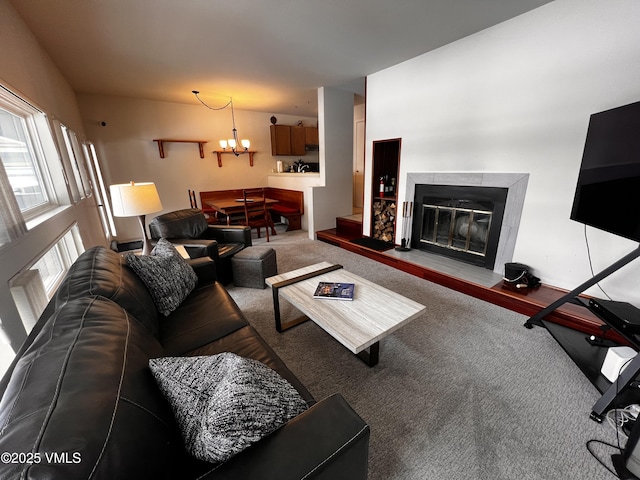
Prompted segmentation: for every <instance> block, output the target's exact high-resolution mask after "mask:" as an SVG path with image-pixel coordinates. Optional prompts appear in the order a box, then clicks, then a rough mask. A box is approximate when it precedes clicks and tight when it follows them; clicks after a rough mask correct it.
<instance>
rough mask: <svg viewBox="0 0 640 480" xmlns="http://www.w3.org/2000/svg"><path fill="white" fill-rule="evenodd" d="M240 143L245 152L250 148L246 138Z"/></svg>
mask: <svg viewBox="0 0 640 480" xmlns="http://www.w3.org/2000/svg"><path fill="white" fill-rule="evenodd" d="M240 143H241V144H242V148H244V149H245V150H247V149H248V148H249V147H250V146H251V142H250V141H249V140H247V139H246V138H243V139H242V140H241V141H240Z"/></svg>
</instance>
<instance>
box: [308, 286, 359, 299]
mask: <svg viewBox="0 0 640 480" xmlns="http://www.w3.org/2000/svg"><path fill="white" fill-rule="evenodd" d="M354 290H355V284H353V283H342V282H319V283H318V287H317V288H316V291H315V293H314V294H313V297H314V298H323V299H324V298H326V299H329V300H353V292H354Z"/></svg>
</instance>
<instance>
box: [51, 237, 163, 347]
mask: <svg viewBox="0 0 640 480" xmlns="http://www.w3.org/2000/svg"><path fill="white" fill-rule="evenodd" d="M89 295H101V296H103V297H106V298H109V299H111V300H113V301H114V302H116V303H117V304H118V305H120V306H121V307H122V308H124V309H125V310H127V311H128V312H129V313H130V314H131V315H132V316H133V317H134V318H135V319H136V320H138V321H140V322H141V323H142V324H143V325H144V326H145V327H147V329H149V331H150V332H151V333H153V334H154V335H155V336H156V337H157V336H158V311H157V310H156V306H155V304H154V303H153V299H152V298H151V295H149V291H148V290H147V288H146V286H145V284H144V283H143V282H142V280H140V278H138V276H137V275H136V274H134V273H133V271H132V270H131V269H130V268H129V267H128V266H127V262H126V260H124V258H123V257H122V256H121V255H120V254H119V253H116V252H114V251H113V250H109V249H107V248H106V247H103V246H97V247H93V248H90V249H88V250H87V251H85V252H84V253H83V254H82V255H80V257H78V259H77V260H76V261H75V262H74V263H73V265H72V266H71V268H70V269H69V272H68V273H67V276H66V277H65V279H64V280H63V281H62V283H61V284H60V287H59V288H58V290H57V291H56V294H55V297H54V301H55V305H56V308H60V306H61V305H62V304H64V303H66V302H70V301H72V300H75V299H78V298H81V297H86V296H89Z"/></svg>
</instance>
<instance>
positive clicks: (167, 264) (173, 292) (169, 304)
mask: <svg viewBox="0 0 640 480" xmlns="http://www.w3.org/2000/svg"><path fill="white" fill-rule="evenodd" d="M126 259H127V263H128V264H129V266H130V267H131V268H132V269H133V271H134V272H135V273H136V275H138V277H140V279H141V280H142V281H143V282H144V284H145V285H146V286H147V290H149V293H150V294H151V298H153V302H154V303H155V305H156V308H157V309H158V311H159V312H160V313H161V314H163V315H164V316H167V315H169V314H170V313H171V312H173V311H174V310H175V309H176V308H178V307H179V306H180V304H181V303H182V302H183V301H184V299H185V298H187V296H188V295H189V294H190V293H191V291H192V290H193V289H194V288H195V287H196V285H197V284H198V276H197V275H196V272H195V271H194V270H193V268H192V267H191V265H189V263H188V262H187V261H186V260H185V259H184V258H182V255H180V254H179V253H178V251H177V250H176V247H174V246H173V244H172V243H171V242H169V241H168V240H165V239H164V238H161V239H160V240H158V243H157V244H156V246H155V247H154V249H153V250H152V251H151V255H135V254H133V253H129V254H127V256H126Z"/></svg>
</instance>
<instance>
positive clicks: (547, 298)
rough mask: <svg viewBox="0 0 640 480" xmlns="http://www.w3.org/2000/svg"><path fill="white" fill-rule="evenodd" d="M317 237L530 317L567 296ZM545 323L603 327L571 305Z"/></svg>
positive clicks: (331, 235)
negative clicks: (481, 280)
mask: <svg viewBox="0 0 640 480" xmlns="http://www.w3.org/2000/svg"><path fill="white" fill-rule="evenodd" d="M316 237H317V239H318V240H321V241H323V242H326V243H330V244H332V245H336V246H338V247H341V248H344V249H345V250H348V251H350V252H353V253H357V254H358V255H362V256H364V257H367V258H371V259H373V260H376V261H377V262H380V263H384V264H385V265H389V266H391V267H393V268H397V269H398V270H401V271H403V272H406V273H409V274H411V275H415V276H416V277H420V278H423V279H425V280H428V281H430V282H434V283H437V284H439V285H443V286H445V287H447V288H451V289H452V290H456V291H458V292H461V293H464V294H466V295H471V296H472V297H476V298H479V299H481V300H485V301H487V302H489V303H493V304H495V305H499V306H501V307H504V308H507V309H509V310H512V311H514V312H518V313H521V314H523V315H526V316H529V317H530V316H533V315H535V314H536V313H538V312H539V311H540V310H541V309H543V308H544V307H546V306H547V305H549V304H551V303H552V302H553V301H555V300H556V299H558V298H560V297H562V296H563V295H564V294H566V293H567V291H566V290H562V289H560V288H556V287H553V286H550V285H540V287H538V288H535V289H531V290H527V291H525V292H520V291H514V290H511V289H509V288H505V287H504V286H503V285H502V282H500V283H498V284H496V285H493V286H492V287H486V286H483V285H478V284H475V283H473V282H469V281H466V280H462V279H460V278H457V277H453V276H451V275H447V274H445V273H441V272H438V271H435V270H431V269H429V268H427V267H424V266H422V265H417V264H415V263H411V262H407V261H405V260H402V259H399V258H397V257H390V256H389V255H385V254H384V252H378V251H376V250H372V249H370V248H367V247H363V246H361V245H356V244H354V243H351V242H350V241H349V240H347V239H344V238H341V237H339V236H338V235H337V234H336V229H329V230H323V231H319V232H316ZM546 320H547V321H550V322H554V323H557V324H559V325H564V326H566V327H569V328H573V329H575V330H579V331H582V332H584V333H587V334H590V335H599V334H600V333H601V330H600V326H601V325H603V322H602V321H601V320H600V319H599V318H598V317H596V316H595V315H594V314H592V313H591V312H589V311H588V310H587V309H586V308H582V307H580V306H578V305H573V304H565V305H563V306H562V307H560V308H558V309H557V310H555V311H554V312H552V313H551V314H549V315H548V316H547V318H546ZM607 338H611V339H612V340H618V341H621V342H623V343H626V342H624V340H622V339H621V338H614V336H613V335H611V333H610V334H608V336H607Z"/></svg>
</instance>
